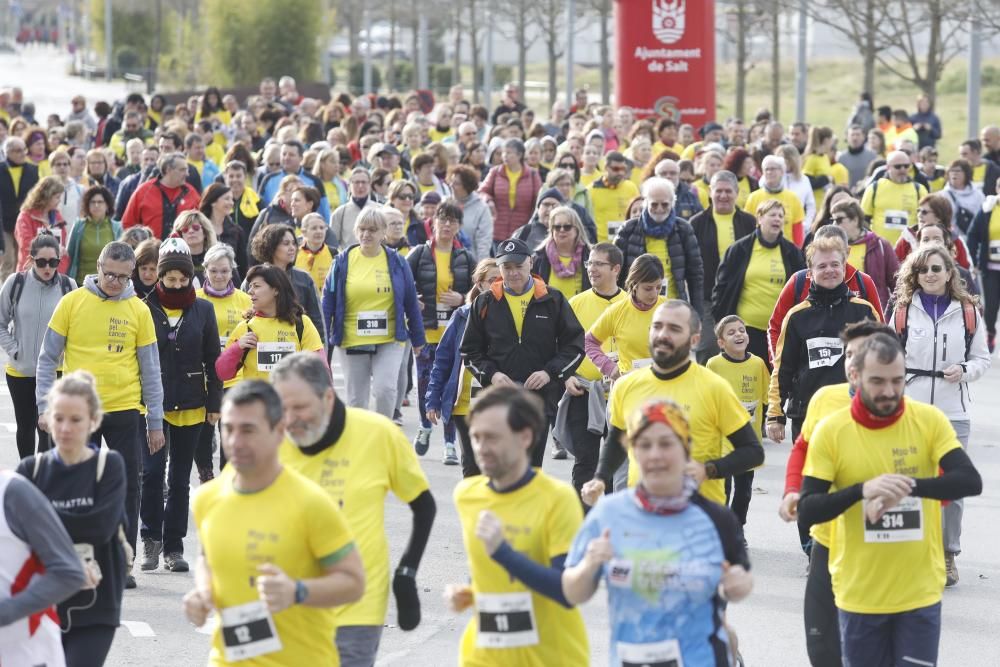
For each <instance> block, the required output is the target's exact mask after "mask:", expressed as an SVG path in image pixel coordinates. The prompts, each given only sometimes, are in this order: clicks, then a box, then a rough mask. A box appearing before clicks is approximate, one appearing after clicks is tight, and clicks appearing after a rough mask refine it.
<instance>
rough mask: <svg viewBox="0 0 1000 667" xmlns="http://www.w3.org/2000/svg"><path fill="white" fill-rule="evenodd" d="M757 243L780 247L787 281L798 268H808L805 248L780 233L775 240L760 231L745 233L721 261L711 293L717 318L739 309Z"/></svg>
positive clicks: (713, 315) (730, 247) (714, 315)
mask: <svg viewBox="0 0 1000 667" xmlns="http://www.w3.org/2000/svg"><path fill="white" fill-rule="evenodd" d="M755 243H760V244H761V245H763V246H764V247H765V248H774V247H775V246H780V247H781V261H782V263H783V264H784V265H785V280H784V282H788V279H789V278H791V277H792V276H793V275H795V272H796V271H799V270H801V269H804V268H806V260H805V258H804V257H803V256H802V251H801V250H799V249H798V248H797V247H796V245H795V244H794V243H792V242H791V241H789V240H787V239H786V238H785V237H784V236H782V235H779V236H778V239H777V240H776V241H775V242H774V243H767V242H766V241H764V239H762V238H761V236H760V232H759V231H755V232H753V233H752V234H750V235H749V236H744V237H743V238H741V239H739V240H738V241H736V243H734V244H733V245H731V246H729V249H728V250H726V256H725V257H724V258H723V260H722V263H721V264H719V271H718V275H716V277H715V281H714V282H715V290H714V291H713V293H712V317H714V318H715V321H716V322H718V321H719V320H721V319H722V318H723V317H725V316H726V315H733V314H735V313H736V307H737V306H738V305H739V303H740V295H742V294H743V285H744V280H745V279H746V275H747V268H748V267H749V266H750V257H751V255H753V247H754V244H755ZM784 282H783V283H782V285H784ZM778 292H781V289H780V288H778ZM777 300H778V299H777V296H775V302H776V303H777Z"/></svg>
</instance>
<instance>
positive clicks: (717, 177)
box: [709, 169, 740, 188]
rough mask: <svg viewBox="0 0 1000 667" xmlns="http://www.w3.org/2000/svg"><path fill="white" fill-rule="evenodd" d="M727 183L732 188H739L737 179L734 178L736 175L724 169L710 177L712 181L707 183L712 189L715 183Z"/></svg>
mask: <svg viewBox="0 0 1000 667" xmlns="http://www.w3.org/2000/svg"><path fill="white" fill-rule="evenodd" d="M720 182H721V183H729V184H730V185H731V186H733V187H734V188H738V187H739V182H740V181H739V179H738V178H736V174H734V173H733V172H731V171H727V170H725V169H720V170H719V171H717V172H715V174H713V175H712V180H711V182H710V183H709V187H710V188H714V187H715V184H716V183H720Z"/></svg>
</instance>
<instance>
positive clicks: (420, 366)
mask: <svg viewBox="0 0 1000 667" xmlns="http://www.w3.org/2000/svg"><path fill="white" fill-rule="evenodd" d="M435 352H437V344H436V343H427V344H426V345H424V346H423V347H422V348H421V349H420V354H418V355H416V358H417V405H418V406H420V425H421V426H422V427H423V428H425V429H428V430H429V429H430V428H431V423H430V422H429V421H428V420H427V401H426V400H424V396H425V395H426V394H427V386H428V385H429V384H430V383H431V369H432V368H434V353H435ZM459 377H460V378H461V375H460V376H459ZM444 441H445V442H451V443H454V442H455V425H454V424H452V423H451V420H448V421H446V422H445V423H444Z"/></svg>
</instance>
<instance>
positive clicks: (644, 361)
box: [632, 357, 653, 371]
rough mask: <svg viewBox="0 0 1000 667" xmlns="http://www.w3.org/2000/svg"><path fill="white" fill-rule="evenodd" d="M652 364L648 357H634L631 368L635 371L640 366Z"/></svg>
mask: <svg viewBox="0 0 1000 667" xmlns="http://www.w3.org/2000/svg"><path fill="white" fill-rule="evenodd" d="M652 365H653V360H652V359H650V358H649V357H647V358H645V359H635V360H634V361H633V362H632V370H634V371H635V370H639V369H640V368H645V367H646V366H652Z"/></svg>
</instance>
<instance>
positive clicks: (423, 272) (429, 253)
mask: <svg viewBox="0 0 1000 667" xmlns="http://www.w3.org/2000/svg"><path fill="white" fill-rule="evenodd" d="M406 262H407V264H409V265H410V271H411V272H413V281H414V283H416V286H417V294H418V295H419V296H420V302H421V303H422V304H423V307H422V308H421V315H422V316H423V318H424V330H425V331H426V330H427V329H438V328H442V327H444V326H445V324H447V322H448V320H449V319H451V314H452V313H453V312H454V309H448V310H447V311H440V313H439V312H438V310H437V308H436V304H437V261H436V258H435V252H434V245H433V241H428V242H426V243H421V244H420V245H418V246H416V247H415V248H413V249H412V250H410V252H409V254H408V255H407V256H406ZM475 269H476V262H475V260H474V259H473V258H472V254H471V253H470V252H469V251H468V250H466V249H465V248H461V247H459V248H455V247H453V248H452V249H451V275H452V287H451V289H452V290H454V291H456V292H458V293H459V294H466V293H468V291H469V290H470V289H472V272H473V271H475ZM442 318H443V319H442Z"/></svg>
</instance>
